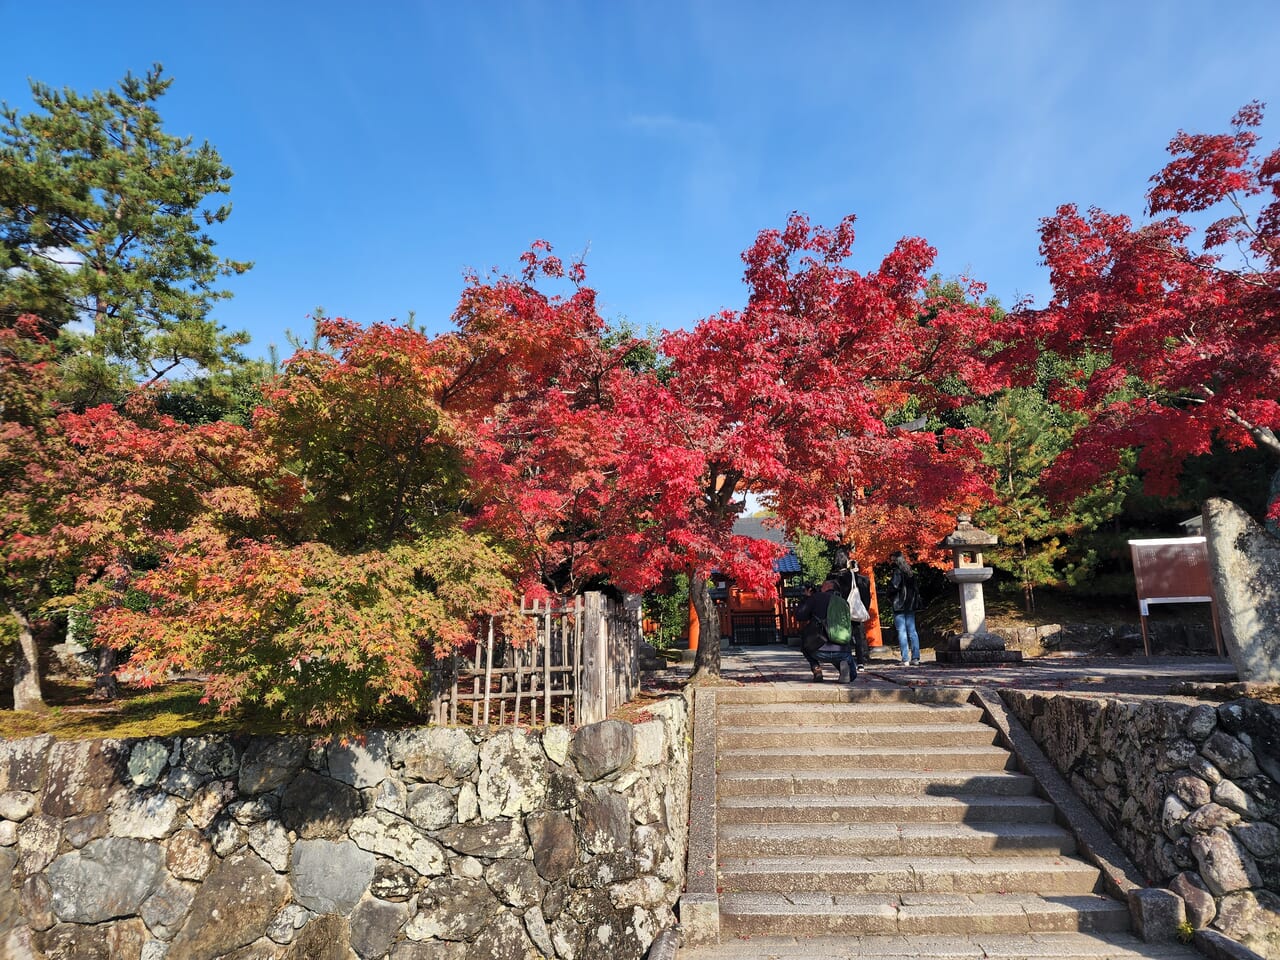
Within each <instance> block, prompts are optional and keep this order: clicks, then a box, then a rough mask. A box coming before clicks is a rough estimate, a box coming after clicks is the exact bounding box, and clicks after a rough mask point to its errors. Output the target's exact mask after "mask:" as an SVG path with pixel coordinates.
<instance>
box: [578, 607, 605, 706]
mask: <svg viewBox="0 0 1280 960" xmlns="http://www.w3.org/2000/svg"><path fill="white" fill-rule="evenodd" d="M583 599H584V601H585V603H584V610H583V624H582V684H581V686H580V687H579V688H578V717H577V720H578V723H579V724H588V723H599V722H600V721H601V720H603V719H604V718H605V717H606V716H607V715H608V696H609V692H608V691H609V677H608V671H609V651H608V646H607V644H608V637H609V635H608V625H607V624H606V623H605V609H604V594H602V593H599V592H597V591H591V592H590V593H588V594H587V595H586V596H585V597H584V598H583Z"/></svg>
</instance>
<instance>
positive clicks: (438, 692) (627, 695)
mask: <svg viewBox="0 0 1280 960" xmlns="http://www.w3.org/2000/svg"><path fill="white" fill-rule="evenodd" d="M510 616H520V617H528V618H529V619H531V620H532V621H533V626H534V628H535V630H534V638H533V640H531V641H530V642H528V643H526V644H524V645H523V646H519V647H517V646H516V645H514V644H513V643H511V642H509V641H507V640H506V639H504V636H503V634H504V631H502V630H500V629H498V624H497V623H496V620H495V619H490V620H489V621H487V622H486V624H485V625H484V627H483V629H482V630H481V635H480V636H478V637H477V638H476V643H475V645H474V649H473V650H472V651H471V652H469V653H468V654H467V655H465V656H464V655H455V656H453V657H452V658H450V659H449V660H446V661H440V662H437V663H436V665H435V670H434V676H433V680H434V682H435V685H434V690H435V696H434V698H433V705H432V721H433V722H435V723H441V724H444V723H448V724H459V723H461V724H478V725H491V724H492V725H499V726H508V725H510V726H515V725H524V726H545V725H547V724H551V723H565V724H574V725H581V724H585V723H595V722H597V721H599V720H603V719H604V718H605V717H606V716H608V715H609V714H610V713H611V712H612V711H613V710H615V709H617V708H618V707H619V706H621V705H622V704H624V703H626V702H627V701H628V700H630V699H631V698H632V697H634V696H635V694H636V691H637V690H638V689H639V682H640V672H639V661H638V657H637V645H638V644H639V642H640V639H641V634H640V598H639V597H634V598H633V597H628V598H627V599H626V600H625V601H623V602H617V601H613V600H609V599H608V598H607V597H605V595H604V594H602V593H586V594H582V595H580V596H577V597H574V598H572V600H570V601H568V602H567V603H549V602H547V601H537V600H534V601H528V602H522V603H521V605H520V612H519V613H516V614H510Z"/></svg>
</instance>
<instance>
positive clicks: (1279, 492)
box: [1265, 470, 1280, 537]
mask: <svg viewBox="0 0 1280 960" xmlns="http://www.w3.org/2000/svg"><path fill="white" fill-rule="evenodd" d="M1275 504H1280V470H1277V471H1276V472H1275V473H1273V474H1272V475H1271V496H1269V497H1267V510H1268V511H1270V510H1271V507H1272V506H1273V505H1275ZM1265 522H1266V528H1267V533H1269V534H1271V535H1272V536H1273V537H1280V517H1267V518H1266V521H1265Z"/></svg>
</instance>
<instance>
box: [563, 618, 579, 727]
mask: <svg viewBox="0 0 1280 960" xmlns="http://www.w3.org/2000/svg"><path fill="white" fill-rule="evenodd" d="M582 619H583V611H582V595H581V594H579V595H577V596H575V597H574V598H573V678H572V680H573V722H574V724H575V725H576V724H580V723H582ZM564 722H565V723H566V724H567V723H568V722H569V705H568V704H567V703H566V704H565V718H564Z"/></svg>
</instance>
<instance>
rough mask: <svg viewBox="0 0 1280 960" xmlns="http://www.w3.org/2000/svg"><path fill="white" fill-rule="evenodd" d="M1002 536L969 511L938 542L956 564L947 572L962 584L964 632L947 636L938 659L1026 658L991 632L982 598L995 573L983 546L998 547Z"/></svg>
mask: <svg viewBox="0 0 1280 960" xmlns="http://www.w3.org/2000/svg"><path fill="white" fill-rule="evenodd" d="M999 542H1000V538H999V537H996V536H993V535H992V534H990V533H987V532H986V531H985V530H980V529H978V528H977V527H975V526H974V525H973V524H972V523H971V522H970V517H969V515H968V514H967V513H962V514H960V515H959V516H958V517H956V528H955V530H953V531H952V532H951V533H950V534H948V536H947V538H946V539H945V540H943V541H942V542H941V543H940V544H938V546H939V548H941V549H943V550H950V551H951V553H952V566H951V569H950V570H948V571H947V572H946V573H945V574H944V576H946V578H947V579H948V580H950V581H951V582H952V583H955V584H959V585H960V625H961V632H960V633H959V634H952V635H951V636H949V637H947V649H945V650H939V651H938V655H937V656H938V663H949V664H957V665H964V664H977V663H1015V662H1017V661H1019V660H1021V659H1022V651H1021V650H1006V649H1005V646H1004V638H1003V637H998V636H996V635H995V634H993V633H988V632H987V609H986V604H985V603H984V602H983V598H982V585H983V583H985V582H986V581H988V580H990V579H991V574H992V573H994V572H995V571H993V570H992V569H991V568H990V567H987V566H983V563H982V548H983V547H994V546H995V545H996V544H997V543H999Z"/></svg>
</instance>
